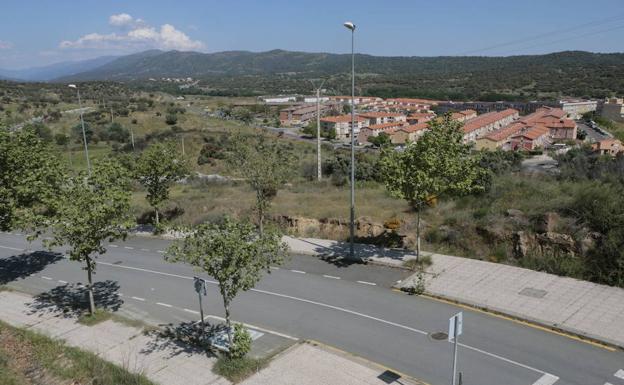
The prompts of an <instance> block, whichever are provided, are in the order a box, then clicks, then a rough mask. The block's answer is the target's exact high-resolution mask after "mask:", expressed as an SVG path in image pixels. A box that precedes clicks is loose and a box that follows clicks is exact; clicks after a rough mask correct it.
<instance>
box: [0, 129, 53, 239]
mask: <svg viewBox="0 0 624 385" xmlns="http://www.w3.org/2000/svg"><path fill="white" fill-rule="evenodd" d="M61 164H62V163H61V161H60V159H59V157H58V155H57V153H56V152H54V151H53V150H52V148H51V147H50V145H49V144H48V143H45V142H44V141H43V140H42V139H41V138H40V137H39V136H38V135H37V134H36V133H35V131H34V130H33V129H29V128H25V129H23V130H20V131H18V132H15V133H9V132H8V131H6V130H0V230H10V229H11V228H14V227H20V228H39V227H41V226H44V223H45V221H46V220H47V218H49V216H51V215H53V214H54V212H53V209H52V205H51V204H52V203H53V202H54V201H55V199H56V197H57V195H58V191H59V189H60V187H61V185H62V184H63V181H64V175H65V170H64V168H63V167H62V166H61Z"/></svg>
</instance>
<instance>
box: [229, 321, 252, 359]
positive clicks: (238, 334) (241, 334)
mask: <svg viewBox="0 0 624 385" xmlns="http://www.w3.org/2000/svg"><path fill="white" fill-rule="evenodd" d="M232 339H233V341H232V346H230V353H229V356H230V358H233V359H239V358H243V357H245V355H247V353H249V351H250V350H251V335H250V334H249V332H248V331H247V329H245V326H243V324H240V323H237V324H235V325H234V336H233V337H232Z"/></svg>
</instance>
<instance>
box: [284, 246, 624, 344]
mask: <svg viewBox="0 0 624 385" xmlns="http://www.w3.org/2000/svg"><path fill="white" fill-rule="evenodd" d="M284 241H286V242H287V243H288V244H289V245H290V247H291V252H293V253H302V254H312V255H320V254H335V255H347V254H348V249H349V248H348V243H345V242H336V241H331V240H324V239H311V238H291V237H284ZM355 250H356V253H357V254H358V255H360V256H362V257H363V258H365V259H366V260H368V261H370V262H374V263H382V264H385V265H391V266H401V265H402V264H403V262H404V261H405V260H408V259H412V258H415V256H414V255H413V254H409V253H405V252H401V251H398V250H390V249H382V248H377V247H374V246H369V245H356V248H355ZM426 254H427V255H431V258H432V261H433V265H432V266H431V267H430V268H429V269H428V271H427V273H428V274H426V290H427V292H428V293H430V294H432V295H434V296H440V297H443V298H447V299H450V300H454V301H458V302H461V303H465V304H469V305H473V306H477V307H482V308H487V309H490V310H494V311H497V312H500V313H504V314H508V315H511V316H514V317H518V318H521V319H525V320H529V321H533V322H536V323H539V324H543V325H547V326H551V327H555V328H558V329H561V330H565V331H567V332H571V333H575V334H578V335H581V336H586V337H590V338H593V339H596V340H599V341H603V342H606V343H609V344H612V345H616V346H620V347H624V289H620V288H617V287H611V286H606V285H599V284H595V283H591V282H587V281H582V280H578V279H572V278H564V277H559V276H556V275H552V274H546V273H541V272H537V271H533V270H528V269H523V268H519V267H513V266H508V265H503V264H498V263H491V262H484V261H478V260H475V259H469V258H461V257H453V256H449V255H442V254H431V253H426ZM416 279H417V277H416V274H414V275H412V276H411V277H409V278H408V279H405V280H403V282H401V283H400V284H399V287H400V288H405V287H410V286H413V285H414V283H415V281H416Z"/></svg>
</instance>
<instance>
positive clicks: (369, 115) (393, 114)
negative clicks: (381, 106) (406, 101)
mask: <svg viewBox="0 0 624 385" xmlns="http://www.w3.org/2000/svg"><path fill="white" fill-rule="evenodd" d="M358 116H361V117H363V118H397V117H399V116H405V115H403V114H399V113H398V112H385V111H371V112H364V113H362V114H358Z"/></svg>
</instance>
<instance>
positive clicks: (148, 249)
mask: <svg viewBox="0 0 624 385" xmlns="http://www.w3.org/2000/svg"><path fill="white" fill-rule="evenodd" d="M141 251H150V250H149V249H141Z"/></svg>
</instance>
